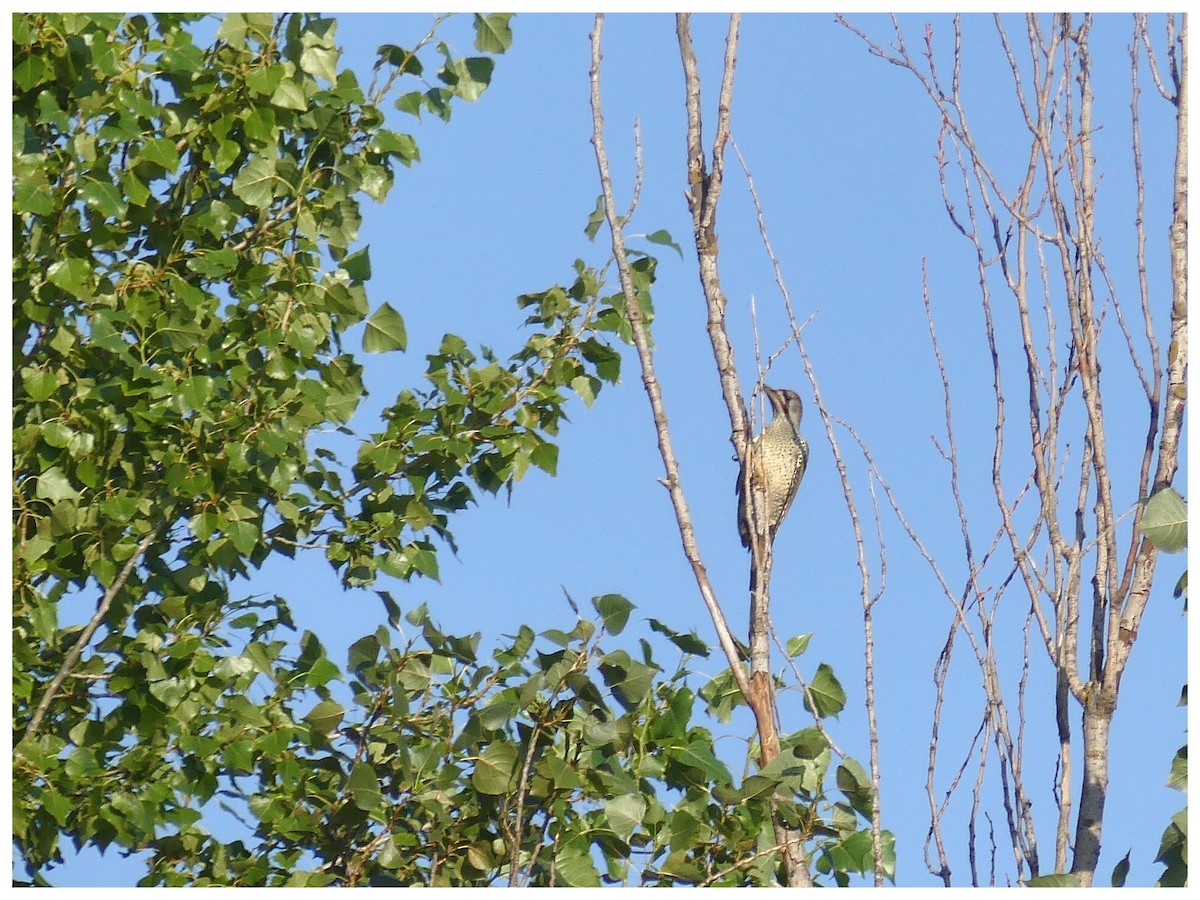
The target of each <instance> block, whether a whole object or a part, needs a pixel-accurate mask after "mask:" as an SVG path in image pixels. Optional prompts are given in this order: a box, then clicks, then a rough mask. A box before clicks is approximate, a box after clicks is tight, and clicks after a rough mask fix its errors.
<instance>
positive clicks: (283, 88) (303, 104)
mask: <svg viewBox="0 0 1200 900" xmlns="http://www.w3.org/2000/svg"><path fill="white" fill-rule="evenodd" d="M271 103H272V104H273V105H275V106H278V107H280V108H281V109H295V110H299V111H300V112H304V111H305V110H306V109H308V98H307V97H306V96H304V87H303V86H302V85H300V84H297V83H296V82H295V81H292V80H291V79H290V78H284V79H282V80H280V82H279V84H278V85H277V86H276V87H275V92H274V93H273V94H271Z"/></svg>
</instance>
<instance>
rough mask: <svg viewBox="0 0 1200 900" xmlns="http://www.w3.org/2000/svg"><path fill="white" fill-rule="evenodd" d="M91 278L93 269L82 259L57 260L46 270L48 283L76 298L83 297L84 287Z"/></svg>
mask: <svg viewBox="0 0 1200 900" xmlns="http://www.w3.org/2000/svg"><path fill="white" fill-rule="evenodd" d="M91 277H92V267H91V266H90V265H88V263H87V262H86V261H84V260H82V259H59V260H55V261H54V262H52V263H51V264H50V267H49V268H48V269H46V280H47V281H49V282H50V283H51V284H53V285H55V286H57V287H60V288H62V289H63V290H64V291H66V292H67V293H69V294H74V295H76V296H81V295H83V291H84V287H85V285H86V284H87V282H88V280H89V279H90V278H91ZM89 293H90V292H89Z"/></svg>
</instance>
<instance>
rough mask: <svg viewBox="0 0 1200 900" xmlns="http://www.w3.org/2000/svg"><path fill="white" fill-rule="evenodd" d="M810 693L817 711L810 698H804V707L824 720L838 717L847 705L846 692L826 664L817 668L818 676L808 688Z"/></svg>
mask: <svg viewBox="0 0 1200 900" xmlns="http://www.w3.org/2000/svg"><path fill="white" fill-rule="evenodd" d="M808 693H809V694H811V695H812V702H813V703H815V704H816V709H815V710H813V709H812V706H811V705H810V703H809V698H808V696H805V698H804V705H805V706H806V707H808V708H809V710H810V711H811V712H813V714H814V715H816V716H818V717H819V718H822V719H824V718H826V717H828V716H836V715H837V714H838V713H840V712H841V711H842V708H843V707H844V706H845V705H846V691H845V690H844V689H843V688H842V685H841V682H839V681H838V680H837V676H835V675H834V674H833V669H832V668H831V667H830V666H829V665H827V664H826V663H821V664H820V665H819V666H817V674H816V677H814V678H813V680H812V682H811V683H810V684H809V686H808Z"/></svg>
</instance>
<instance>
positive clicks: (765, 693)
mask: <svg viewBox="0 0 1200 900" xmlns="http://www.w3.org/2000/svg"><path fill="white" fill-rule="evenodd" d="M740 25H741V17H740V16H739V15H737V14H736V13H734V14H732V15H730V17H729V28H728V31H727V34H726V37H725V59H724V68H723V73H722V77H721V87H720V92H719V94H718V99H717V126H716V133H715V136H714V139H713V148H712V166H711V169H707V168H706V166H705V162H704V146H703V142H702V127H701V116H700V96H701V95H700V76H699V70H698V66H697V64H696V53H695V48H694V47H693V44H692V35H691V25H690V19H689V16H688V15H687V14H686V13H681V14H679V15H678V16H677V17H676V32H677V35H678V38H679V54H680V60H681V64H682V67H683V73H684V102H685V107H686V111H687V167H688V193H687V200H688V208H689V210H690V211H691V214H692V232H693V236H694V238H695V244H696V255H697V260H698V264H699V272H700V285H701V288H702V289H703V292H704V299H705V304H706V307H707V310H708V324H707V329H708V335H709V340H710V341H711V343H712V348H713V358H714V360H715V362H716V366H717V375H718V378H719V380H720V382H721V393H722V396H723V397H724V398H725V406H726V408H727V410H728V412H729V423H730V440H731V441H732V443H733V447H734V452H735V453H736V455H737V458H738V462H739V464H740V465H741V471H742V472H743V476H742V478H743V481H742V485H741V487H742V490H743V491H744V496H745V498H746V508H747V517H748V520H749V522H750V523H751V525H752V526H753V527H752V528H751V532H752V533H751V540H750V556H751V568H752V573H753V574H752V576H751V589H752V595H751V599H750V677H749V679H748V682H747V683H746V684H745V685H743V684H742V682H740V681H739V687H741V688H742V691H743V694H744V695H745V697H746V701H747V703H748V704H749V706H750V708H751V710H752V711H753V713H754V716H755V721H756V724H757V728H758V736H759V751H760V762H761V764H762V765H766V764H768V763H769V762H771V760H773V759H775V758H776V757H777V756H778V755H779V752H780V745H779V732H778V728H777V726H776V722H775V684H774V679H773V678H772V675H771V669H770V653H771V647H770V614H769V606H768V603H769V593H768V591H769V584H770V575H771V542H770V540H769V539H768V537H767V535H766V531H767V528H766V520H767V517H766V515H765V514H764V512H765V510H766V502H765V497H764V496H763V492H762V490H761V489H752V481H751V479H750V477H749V474H750V473H749V469H750V466H749V459H748V453H747V448H748V446H749V438H750V432H749V415H748V414H747V411H746V407H745V403H744V401H743V399H742V392H741V387H740V385H739V384H738V378H737V370H736V367H735V365H734V359H733V346H732V344H731V343H730V341H729V334H728V331H727V329H726V323H725V309H726V305H727V299H726V297H725V293H724V291H723V290H722V288H721V278H720V273H719V271H718V266H717V255H718V247H717V238H716V216H717V203H718V200H719V199H720V195H721V187H722V184H723V179H724V171H725V146H726V144H727V143H728V141H729V135H730V130H729V120H730V111H731V108H732V104H733V76H734V70H735V68H736V63H737V47H738V32H739V28H740ZM775 834H776V838H777V840H778V843H779V844H780V845H781V846H782V847H784V854H783V856H784V861H785V864H786V868H787V873H788V884H789V886H793V887H810V886H811V885H812V876H811V873H810V872H809V865H808V858H807V853H806V851H805V849H804V845H803V840H802V834H801V833H800V832H799V831H798V830H796V829H792V828H787V827H786V826H784V825H783V824H782V823H781V822H780V821H779V820H778V819H776V822H775Z"/></svg>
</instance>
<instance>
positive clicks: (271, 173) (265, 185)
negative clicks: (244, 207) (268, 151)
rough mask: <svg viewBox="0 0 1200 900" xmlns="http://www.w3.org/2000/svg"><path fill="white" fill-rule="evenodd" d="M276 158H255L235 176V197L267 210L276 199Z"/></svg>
mask: <svg viewBox="0 0 1200 900" xmlns="http://www.w3.org/2000/svg"><path fill="white" fill-rule="evenodd" d="M274 190H275V158H274V157H272V156H255V157H254V158H253V159H251V160H250V161H249V162H247V163H246V164H245V165H244V166H242V168H241V171H239V172H238V173H237V175H235V176H234V179H233V193H234V196H235V197H237V198H238V199H239V200H242V201H244V202H245V203H248V204H250V205H251V206H253V207H256V208H258V209H266V208H267V207H268V206H270V205H271V202H272V201H273V200H274V199H275V194H274Z"/></svg>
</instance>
